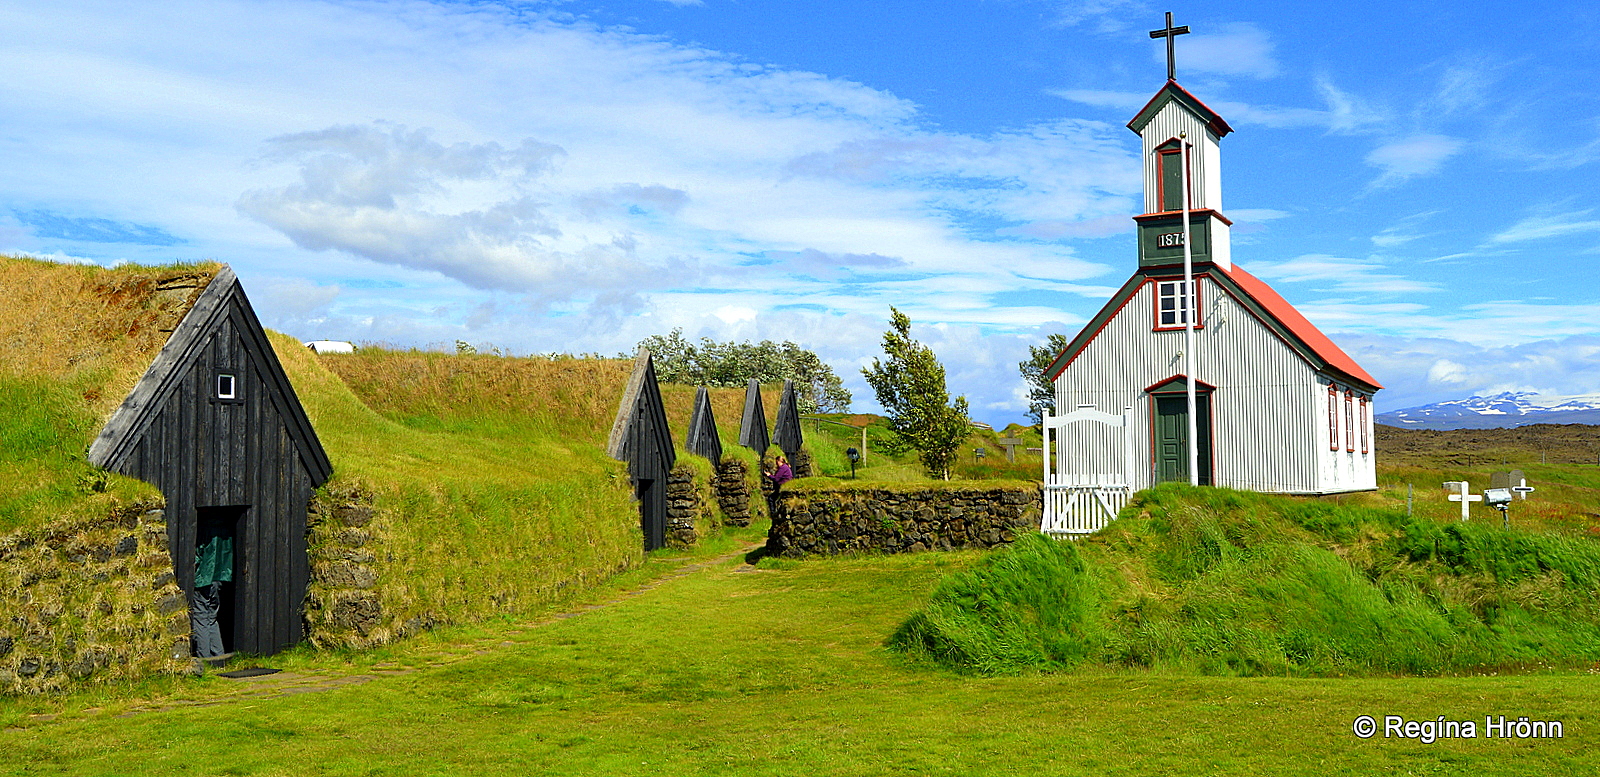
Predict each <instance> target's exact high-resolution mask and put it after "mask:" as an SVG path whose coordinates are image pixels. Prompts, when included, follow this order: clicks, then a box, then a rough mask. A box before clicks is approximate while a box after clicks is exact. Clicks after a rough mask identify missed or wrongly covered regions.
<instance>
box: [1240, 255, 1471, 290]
mask: <svg viewBox="0 0 1600 777" xmlns="http://www.w3.org/2000/svg"><path fill="white" fill-rule="evenodd" d="M1384 270H1385V267H1384V265H1382V264H1380V263H1378V262H1376V261H1371V260H1360V259H1345V258H1342V257H1337V256H1325V255H1322V254H1306V255H1305V256H1300V257H1296V258H1294V259H1290V260H1289V261H1287V262H1278V263H1276V264H1261V265H1255V264H1252V265H1251V272H1253V273H1254V274H1256V275H1259V276H1261V277H1262V278H1266V279H1268V280H1278V281H1285V282H1293V283H1309V284H1312V285H1313V286H1314V287H1315V288H1317V289H1318V290H1319V291H1331V292H1355V293H1363V294H1417V293H1422V292H1430V291H1438V290H1439V289H1440V287H1439V286H1438V284H1434V283H1429V282H1426V281H1416V280H1412V279H1410V278H1406V277H1404V276H1401V275H1396V274H1394V273H1390V272H1385V271H1384Z"/></svg>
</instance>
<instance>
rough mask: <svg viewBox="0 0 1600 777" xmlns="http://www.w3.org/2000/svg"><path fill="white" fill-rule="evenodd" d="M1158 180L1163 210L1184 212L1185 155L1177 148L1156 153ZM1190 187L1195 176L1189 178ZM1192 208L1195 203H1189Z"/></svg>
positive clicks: (1164, 149)
mask: <svg viewBox="0 0 1600 777" xmlns="http://www.w3.org/2000/svg"><path fill="white" fill-rule="evenodd" d="M1156 171H1157V172H1156V179H1157V180H1158V181H1159V183H1160V189H1159V191H1160V193H1161V197H1160V202H1159V203H1158V204H1159V205H1160V207H1161V210H1164V211H1167V210H1183V154H1182V153H1181V152H1179V150H1178V149H1177V148H1175V147H1174V148H1163V149H1161V150H1160V151H1157V152H1156ZM1189 182H1190V185H1191V186H1192V185H1193V183H1194V176H1192V175H1191V176H1190V177H1189ZM1189 204H1190V206H1191V207H1192V206H1193V205H1194V203H1193V202H1190V203H1189Z"/></svg>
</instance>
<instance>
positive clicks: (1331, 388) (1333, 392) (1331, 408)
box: [1328, 383, 1339, 451]
mask: <svg viewBox="0 0 1600 777" xmlns="http://www.w3.org/2000/svg"><path fill="white" fill-rule="evenodd" d="M1328 450H1330V451H1336V450H1339V387H1338V386H1335V385H1334V384H1332V383H1329V384H1328Z"/></svg>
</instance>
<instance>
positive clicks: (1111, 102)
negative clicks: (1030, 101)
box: [1045, 89, 1150, 114]
mask: <svg viewBox="0 0 1600 777" xmlns="http://www.w3.org/2000/svg"><path fill="white" fill-rule="evenodd" d="M1045 93H1046V94H1051V95H1055V96H1056V97H1060V98H1061V99H1063V100H1071V101H1072V102H1075V103H1083V104H1084V105H1093V106H1095V107H1096V108H1116V109H1118V110H1123V111H1127V112H1129V113H1130V114H1131V113H1133V112H1134V111H1137V110H1139V109H1140V108H1143V107H1144V104H1145V103H1147V102H1150V95H1148V94H1145V93H1143V92H1113V91H1109V90H1105V89H1047V90H1045Z"/></svg>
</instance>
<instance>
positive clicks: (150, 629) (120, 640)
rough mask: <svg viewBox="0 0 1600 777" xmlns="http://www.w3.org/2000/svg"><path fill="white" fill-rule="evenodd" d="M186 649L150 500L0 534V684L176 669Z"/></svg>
mask: <svg viewBox="0 0 1600 777" xmlns="http://www.w3.org/2000/svg"><path fill="white" fill-rule="evenodd" d="M189 655H190V650H189V606H188V601H187V600H186V599H185V597H184V595H183V592H182V591H181V590H179V588H178V585H177V583H176V581H175V579H174V577H173V574H172V559H171V557H170V556H168V555H167V525H166V521H165V516H164V515H163V513H162V511H161V510H160V509H159V508H158V507H156V506H155V505H152V504H135V505H129V506H123V507H118V508H114V509H112V510H110V511H109V512H108V514H107V515H106V516H104V517H103V518H99V519H95V520H90V521H74V522H66V521H63V522H58V523H55V524H49V525H46V526H43V527H39V528H36V529H29V530H23V531H20V532H16V533H13V534H10V535H7V536H5V537H0V693H10V694H26V693H45V692H55V691H62V690H66V689H67V688H69V687H71V686H72V685H73V684H79V683H87V682H96V681H103V680H111V679H126V678H131V677H141V676H146V675H150V674H156V673H160V672H175V671H183V670H187V669H189V668H190V667H191V664H192V660H191V659H190V657H189Z"/></svg>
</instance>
